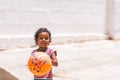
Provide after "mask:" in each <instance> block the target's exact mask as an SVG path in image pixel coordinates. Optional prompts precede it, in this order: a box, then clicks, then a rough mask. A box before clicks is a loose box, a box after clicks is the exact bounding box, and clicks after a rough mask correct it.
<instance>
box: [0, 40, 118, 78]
mask: <svg viewBox="0 0 120 80" xmlns="http://www.w3.org/2000/svg"><path fill="white" fill-rule="evenodd" d="M50 47H52V48H54V49H56V50H57V51H58V60H59V66H58V67H53V73H54V80H120V76H119V75H120V58H119V56H120V41H106V40H101V41H88V42H83V43H74V44H61V45H51V46H50ZM33 49H34V48H27V49H15V50H6V51H1V52H0V67H3V68H5V69H6V70H8V71H9V72H10V73H12V74H13V75H15V76H16V77H17V78H19V79H20V80H32V79H33V76H32V74H31V73H30V72H29V71H28V69H27V67H26V66H25V65H26V63H27V59H28V56H29V55H30V52H31V51H32V50H33Z"/></svg>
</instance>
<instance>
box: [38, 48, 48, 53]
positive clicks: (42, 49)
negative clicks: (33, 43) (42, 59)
mask: <svg viewBox="0 0 120 80" xmlns="http://www.w3.org/2000/svg"><path fill="white" fill-rule="evenodd" d="M46 50H47V47H45V48H41V47H39V48H38V49H37V51H42V52H46Z"/></svg>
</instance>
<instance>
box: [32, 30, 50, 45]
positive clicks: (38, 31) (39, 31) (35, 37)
mask: <svg viewBox="0 0 120 80" xmlns="http://www.w3.org/2000/svg"><path fill="white" fill-rule="evenodd" d="M42 32H47V33H48V34H49V38H50V42H51V32H50V31H49V30H48V29H47V28H39V29H38V30H37V31H36V32H35V35H34V39H35V43H36V45H37V39H38V34H39V33H42Z"/></svg>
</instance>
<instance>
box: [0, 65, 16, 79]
mask: <svg viewBox="0 0 120 80" xmlns="http://www.w3.org/2000/svg"><path fill="white" fill-rule="evenodd" d="M0 80H18V79H17V78H16V77H15V76H13V75H12V74H10V73H9V72H7V71H6V70H4V69H3V68H1V67H0Z"/></svg>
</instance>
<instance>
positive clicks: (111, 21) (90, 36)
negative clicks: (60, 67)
mask: <svg viewBox="0 0 120 80" xmlns="http://www.w3.org/2000/svg"><path fill="white" fill-rule="evenodd" d="M119 7H120V1H119V0H0V48H1V49H5V48H15V47H29V46H33V45H34V38H33V37H34V33H35V31H36V30H37V29H38V28H40V27H47V28H48V29H49V30H50V31H51V33H52V37H53V41H52V43H53V44H57V43H67V42H79V41H84V40H96V39H106V38H109V37H110V38H117V39H119V36H118V34H119V30H120V23H119V21H120V15H119V14H120V8H119Z"/></svg>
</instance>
